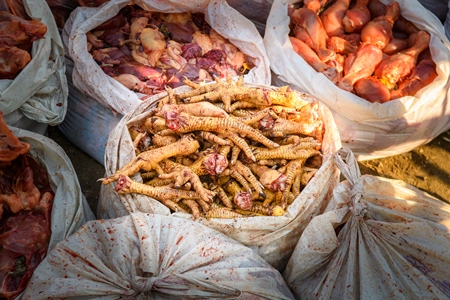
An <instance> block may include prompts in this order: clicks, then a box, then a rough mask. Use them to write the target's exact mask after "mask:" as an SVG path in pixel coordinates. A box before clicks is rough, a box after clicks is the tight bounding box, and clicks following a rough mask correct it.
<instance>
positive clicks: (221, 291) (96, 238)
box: [23, 213, 294, 300]
mask: <svg viewBox="0 0 450 300" xmlns="http://www.w3.org/2000/svg"><path fill="white" fill-rule="evenodd" d="M66 297H69V298H71V297H73V298H76V299H94V298H95V299H98V298H101V299H125V298H126V299H155V300H156V299H221V298H227V299H271V300H273V299H294V297H293V296H292V294H291V292H290V291H289V288H288V287H287V286H286V284H285V282H284V280H283V277H281V274H280V273H279V272H278V271H277V270H275V269H274V268H272V267H271V266H270V265H269V264H268V263H267V262H266V261H264V260H263V259H262V258H261V257H259V256H258V255H256V254H255V253H254V252H253V251H252V250H251V249H249V248H247V247H245V246H243V245H241V244H239V243H237V242H236V241H234V240H233V239H231V238H229V237H227V236H225V235H224V234H222V233H220V232H218V231H216V230H212V229H210V228H208V227H206V226H203V225H201V224H199V223H196V222H192V221H189V220H183V219H180V218H173V217H168V216H160V215H151V214H143V213H133V214H131V215H128V216H126V217H122V218H116V219H110V220H99V221H92V222H89V223H87V224H86V225H85V226H83V227H82V228H81V229H80V230H79V231H78V232H77V233H76V234H74V235H72V236H70V237H69V238H67V239H65V240H64V241H62V242H60V243H59V244H58V245H57V246H56V247H55V248H54V250H53V251H52V252H50V253H49V254H48V255H47V257H46V258H45V260H44V261H43V262H42V263H41V264H40V265H39V266H38V268H37V269H36V270H35V272H34V274H33V277H32V279H31V281H30V283H29V285H28V287H27V289H26V290H25V294H24V297H23V299H32V300H38V299H62V298H66Z"/></svg>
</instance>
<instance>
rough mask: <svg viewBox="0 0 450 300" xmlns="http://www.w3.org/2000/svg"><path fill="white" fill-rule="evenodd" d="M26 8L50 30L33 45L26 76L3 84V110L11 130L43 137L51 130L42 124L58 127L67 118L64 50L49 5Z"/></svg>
mask: <svg viewBox="0 0 450 300" xmlns="http://www.w3.org/2000/svg"><path fill="white" fill-rule="evenodd" d="M23 5H24V8H25V10H26V12H27V13H28V15H29V16H30V17H31V18H32V19H35V20H39V21H41V22H42V23H44V24H45V25H46V26H47V32H46V34H45V36H44V38H42V39H38V40H36V41H35V42H33V46H32V50H31V61H30V62H29V63H28V65H27V66H26V67H25V68H24V69H23V70H22V72H20V73H19V75H18V76H17V77H16V78H15V79H14V80H10V79H2V80H0V110H1V111H3V117H4V119H5V122H6V124H8V125H9V126H14V127H18V128H22V129H26V130H30V131H34V132H38V133H41V134H42V133H43V132H45V130H46V129H47V127H46V126H39V125H40V124H46V125H52V126H55V125H58V124H59V123H61V122H62V121H63V119H64V116H65V114H66V110H67V95H68V93H69V92H68V87H67V81H66V75H65V73H64V71H65V67H64V47H63V44H62V40H61V37H60V34H59V32H58V28H57V27H56V24H55V20H54V18H53V15H52V13H51V11H50V8H49V7H48V5H47V2H45V1H44V0H24V1H23ZM30 120H31V121H34V122H30ZM34 126H38V128H35V127H34Z"/></svg>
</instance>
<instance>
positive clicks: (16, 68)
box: [0, 46, 31, 79]
mask: <svg viewBox="0 0 450 300" xmlns="http://www.w3.org/2000/svg"><path fill="white" fill-rule="evenodd" d="M30 60H31V56H30V54H29V53H28V51H25V50H22V49H20V48H17V47H15V46H0V79H14V78H16V76H17V75H19V73H20V72H21V71H22V70H23V69H24V68H25V67H26V66H27V64H28V63H29V62H30Z"/></svg>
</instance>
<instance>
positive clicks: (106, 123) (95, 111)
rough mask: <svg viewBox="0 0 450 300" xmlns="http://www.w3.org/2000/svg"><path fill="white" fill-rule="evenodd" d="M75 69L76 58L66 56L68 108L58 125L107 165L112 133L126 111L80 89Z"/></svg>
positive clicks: (67, 136)
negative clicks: (118, 110) (116, 110)
mask: <svg viewBox="0 0 450 300" xmlns="http://www.w3.org/2000/svg"><path fill="white" fill-rule="evenodd" d="M72 70H73V62H72V61H71V60H70V59H68V58H66V74H67V82H68V84H69V97H67V103H68V109H67V113H66V117H65V118H64V121H63V122H62V123H61V124H59V125H58V129H59V131H61V133H62V134H63V135H64V136H65V137H66V138H67V140H69V141H70V142H71V143H72V144H74V145H75V146H77V147H78V148H79V149H81V150H82V151H83V152H85V153H86V154H88V155H89V156H91V157H92V158H94V159H95V160H96V161H97V162H98V163H100V164H102V165H103V163H104V157H105V147H106V142H107V141H108V135H109V133H110V132H111V130H112V129H113V128H114V127H115V126H116V125H117V123H119V121H120V119H121V118H122V115H119V114H114V112H113V111H112V110H111V109H110V108H108V107H104V106H103V105H101V104H100V103H99V102H98V101H97V100H95V99H94V98H92V97H90V96H88V95H85V94H83V93H82V92H80V90H79V89H77V88H76V87H75V86H74V85H73V82H72Z"/></svg>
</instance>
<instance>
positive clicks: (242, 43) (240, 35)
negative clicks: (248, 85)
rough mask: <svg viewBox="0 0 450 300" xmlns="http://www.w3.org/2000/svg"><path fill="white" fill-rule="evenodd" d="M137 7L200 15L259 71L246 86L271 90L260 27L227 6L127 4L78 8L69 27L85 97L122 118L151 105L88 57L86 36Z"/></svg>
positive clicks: (67, 40) (66, 33)
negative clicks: (128, 7)
mask: <svg viewBox="0 0 450 300" xmlns="http://www.w3.org/2000/svg"><path fill="white" fill-rule="evenodd" d="M129 4H136V5H138V6H140V7H142V8H144V9H145V10H148V11H154V12H165V13H167V12H170V13H182V12H200V13H204V15H205V20H206V21H207V22H208V24H209V25H210V26H211V27H212V28H213V29H214V30H215V31H216V32H217V33H218V34H219V35H220V36H222V37H223V38H225V39H228V40H229V41H230V42H231V43H232V44H233V45H235V46H236V47H237V48H238V49H239V50H240V51H242V52H243V53H244V54H245V55H248V56H249V57H251V58H252V60H253V63H254V65H255V67H254V68H252V69H251V70H250V71H249V73H248V74H246V75H245V81H246V82H254V83H261V84H270V79H271V73H270V67H269V59H268V57H267V55H266V52H265V48H264V43H263V39H262V37H261V36H260V34H259V33H258V30H257V29H256V27H255V25H254V24H253V23H252V22H251V21H249V20H248V19H247V18H245V17H244V16H243V15H241V14H240V13H239V12H237V11H236V10H235V9H233V8H232V7H231V6H229V5H228V4H227V3H226V1H225V0H220V1H209V0H195V1H188V2H186V1H183V0H171V1H152V0H146V1H139V0H137V1H132V2H130V1H127V0H112V1H109V2H108V3H106V4H104V5H102V6H101V7H96V8H89V7H78V8H77V9H75V10H74V11H73V12H72V14H71V16H70V18H69V19H68V20H67V21H66V24H65V26H64V30H63V33H62V38H63V41H64V46H65V47H66V53H68V55H70V58H71V59H72V60H73V61H74V64H75V68H74V71H73V83H74V85H75V86H76V87H77V88H79V89H80V91H81V92H83V93H85V94H87V95H89V96H91V97H93V98H94V99H96V100H97V101H99V102H100V103H101V104H102V105H103V106H105V107H109V108H112V109H113V110H114V111H115V112H117V113H119V114H122V115H124V114H126V113H128V112H130V111H132V110H133V109H135V108H136V107H137V106H138V105H139V103H141V102H142V99H144V98H145V99H148V100H150V101H151V100H152V99H153V98H155V97H156V98H157V95H156V96H153V97H150V98H148V95H146V94H142V93H137V92H134V91H131V90H129V89H128V88H126V87H125V86H124V85H122V84H121V83H119V82H118V81H116V80H115V79H113V78H112V77H110V76H108V75H106V74H105V72H103V70H102V69H101V68H100V66H99V65H98V63H97V62H96V61H95V60H94V59H93V58H92V55H91V54H90V53H89V52H88V46H87V39H86V34H87V33H88V32H89V31H91V30H92V29H94V28H96V27H97V26H99V25H101V24H102V23H104V22H105V21H108V20H110V19H111V18H112V17H114V16H116V15H117V14H118V13H119V11H120V10H121V9H122V8H124V7H125V6H126V5H129Z"/></svg>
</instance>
